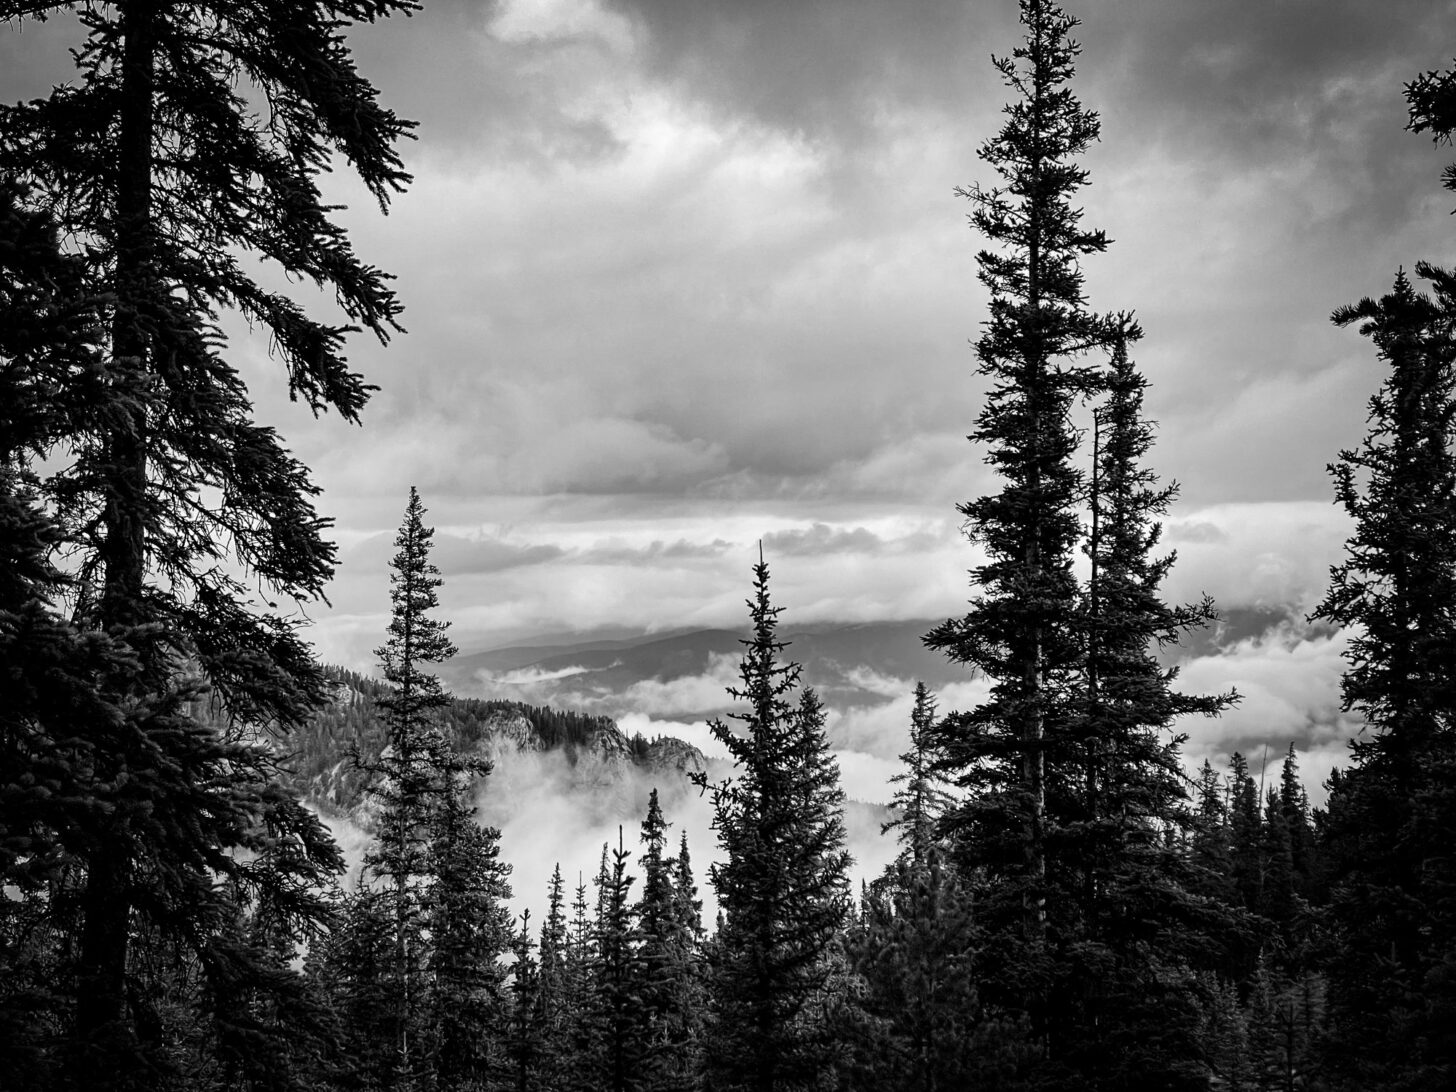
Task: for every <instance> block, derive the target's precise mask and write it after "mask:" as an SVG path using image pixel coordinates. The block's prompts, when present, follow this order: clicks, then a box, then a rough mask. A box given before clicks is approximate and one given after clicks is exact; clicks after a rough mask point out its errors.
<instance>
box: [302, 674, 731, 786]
mask: <svg viewBox="0 0 1456 1092" xmlns="http://www.w3.org/2000/svg"><path fill="white" fill-rule="evenodd" d="M324 678H325V680H326V681H327V683H328V685H329V694H328V698H327V699H326V701H325V702H324V704H323V706H322V707H321V708H320V709H318V710H317V711H316V712H315V713H314V715H313V716H312V717H311V718H310V719H309V721H308V723H307V724H305V725H304V726H303V727H302V728H301V729H300V730H298V731H297V732H294V733H292V734H291V735H290V736H289V737H288V746H289V759H288V762H287V764H286V766H285V775H286V777H287V779H288V784H289V786H290V787H291V788H293V789H294V790H295V791H297V792H299V793H301V794H302V795H303V796H305V797H307V798H312V799H315V800H319V801H324V802H327V803H328V804H330V805H332V806H334V807H336V808H341V809H350V808H353V807H354V806H356V805H357V804H358V803H359V802H360V801H361V800H363V799H364V796H365V790H366V787H367V785H368V783H369V780H370V774H369V771H370V770H373V769H375V768H377V766H378V764H379V758H380V754H381V753H382V752H383V751H384V749H385V747H386V746H387V745H388V742H389V730H388V725H387V723H386V720H385V717H384V715H383V712H382V710H381V708H380V700H381V699H383V698H386V697H387V696H388V694H389V686H388V684H386V683H384V682H382V681H380V680H378V679H373V678H367V677H365V676H363V675H359V674H358V673H356V672H353V671H348V670H346V669H344V668H340V667H325V668H324ZM436 716H437V718H438V721H439V726H440V729H441V731H442V732H443V734H444V735H445V738H446V739H447V740H448V741H449V744H450V746H451V748H452V749H453V750H455V751H457V752H470V751H481V752H493V751H498V750H523V751H556V750H559V751H561V752H562V753H563V754H564V755H565V756H566V759H567V761H568V762H572V763H575V761H576V760H577V758H578V756H579V755H583V754H591V755H595V756H597V757H599V758H602V759H606V760H608V761H618V762H622V763H625V764H628V765H632V766H635V767H638V768H641V769H644V770H649V771H658V770H669V769H671V770H674V771H677V772H679V773H682V774H683V775H684V776H686V774H687V773H697V772H701V771H702V770H703V769H704V767H705V765H706V760H705V759H704V758H703V755H702V752H700V751H699V750H698V749H697V748H696V747H693V746H691V745H690V744H686V743H683V742H682V741H681V740H675V739H671V738H656V739H650V740H649V739H646V738H644V737H643V736H641V735H632V736H627V735H624V734H623V733H622V732H621V730H620V729H618V727H617V725H616V723H615V722H614V721H612V720H611V718H609V717H601V716H589V715H584V714H581V713H575V712H572V711H570V710H559V709H551V708H548V707H546V706H539V705H523V704H521V703H519V702H512V701H485V700H482V699H479V698H452V699H451V700H450V702H449V703H448V704H447V705H444V706H442V707H441V708H440V710H439V711H438V713H437V714H436Z"/></svg>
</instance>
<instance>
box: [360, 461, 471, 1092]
mask: <svg viewBox="0 0 1456 1092" xmlns="http://www.w3.org/2000/svg"><path fill="white" fill-rule="evenodd" d="M424 513H425V509H424V505H423V504H422V503H421V502H420V495H419V492H418V490H416V489H415V488H414V487H413V486H411V487H410V493H409V501H408V502H407V504H406V506H405V513H404V520H403V522H402V523H401V524H400V528H399V533H398V534H397V535H396V536H395V540H394V545H395V554H394V557H393V558H392V559H391V560H390V563H389V566H390V574H389V598H390V602H391V604H392V607H393V610H392V613H391V617H390V622H389V628H388V634H389V637H388V639H387V640H386V641H385V643H384V644H383V645H381V646H380V647H379V648H378V649H377V650H376V655H378V656H379V659H380V663H381V664H382V665H383V667H384V677H385V680H386V681H387V682H388V683H389V685H390V691H389V693H388V694H387V695H385V696H384V697H382V698H381V699H380V700H379V707H380V710H381V712H382V713H383V714H384V722H385V729H386V734H387V740H388V742H387V745H386V747H385V750H384V752H383V754H382V755H381V756H380V758H379V762H378V765H377V768H375V769H374V770H372V771H371V772H372V773H373V775H374V778H375V780H374V784H373V786H372V788H371V793H372V795H373V796H374V798H375V799H376V801H377V802H378V804H379V839H378V842H377V844H376V845H375V847H374V848H373V849H372V850H371V852H370V853H369V855H368V856H367V857H366V858H365V862H364V864H365V868H366V870H367V871H368V872H369V874H370V875H372V876H375V877H377V878H378V879H380V880H382V881H383V882H384V883H385V885H386V886H387V887H388V889H389V895H390V899H391V902H392V906H393V917H394V933H395V935H394V963H393V1008H394V1014H393V1015H394V1022H395V1025H394V1036H393V1038H394V1043H395V1052H396V1067H397V1072H396V1077H395V1086H396V1087H410V1086H412V1083H413V1082H414V1081H415V1080H416V1078H417V1076H418V1075H419V1074H421V1073H423V1072H424V1071H425V1066H426V1064H427V1059H426V1054H425V1052H424V1051H422V1050H421V1046H422V1044H421V1043H419V1042H418V1041H417V1040H418V1038H419V1036H420V1033H421V1031H422V1029H423V1015H424V1010H423V1005H424V1001H425V997H424V975H425V964H426V959H427V955H428V952H427V950H426V947H425V943H424V939H423V933H424V930H425V928H426V919H425V896H426V888H427V883H428V880H429V877H430V875H431V872H432V864H433V863H434V862H432V861H431V859H430V851H431V844H432V842H433V841H434V837H435V834H436V830H435V825H436V822H437V818H438V817H439V816H440V815H441V813H442V810H444V809H445V808H446V807H447V805H448V806H452V807H453V806H454V800H453V797H454V794H455V792H456V790H457V786H455V785H453V784H452V785H446V784H445V783H444V780H443V771H442V759H443V758H444V755H445V752H446V750H447V749H448V747H449V744H448V743H447V742H446V741H445V739H444V737H443V733H442V732H441V729H440V726H439V723H438V718H439V713H440V711H441V710H442V709H443V708H444V707H445V706H446V705H447V704H449V701H450V696H449V695H448V694H447V693H446V692H445V690H444V688H443V687H441V685H440V681H439V679H438V678H437V677H436V676H435V675H433V674H432V673H430V671H429V670H428V667H429V666H430V665H432V664H439V663H443V662H445V661H446V660H448V659H449V658H450V657H451V656H453V655H454V654H455V646H454V644H453V643H452V642H451V641H450V638H449V637H448V636H447V635H446V632H445V631H446V629H447V628H448V627H449V623H448V622H445V621H442V620H440V619H437V618H433V617H431V613H430V612H431V611H433V610H434V609H436V608H437V607H438V606H439V596H438V594H437V589H438V588H439V587H440V584H441V580H440V570H439V569H438V568H436V566H435V565H434V563H433V562H432V561H430V548H431V545H432V542H433V539H434V528H432V527H426V526H425V524H424ZM457 833H462V832H460V831H458V830H457Z"/></svg>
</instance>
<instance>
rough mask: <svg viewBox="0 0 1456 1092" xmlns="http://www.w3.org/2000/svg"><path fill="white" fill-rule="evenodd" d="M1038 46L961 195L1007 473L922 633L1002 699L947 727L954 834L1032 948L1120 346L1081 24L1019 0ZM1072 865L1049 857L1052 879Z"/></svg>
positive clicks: (990, 456)
mask: <svg viewBox="0 0 1456 1092" xmlns="http://www.w3.org/2000/svg"><path fill="white" fill-rule="evenodd" d="M1021 21H1022V23H1023V25H1024V27H1025V31H1026V38H1025V42H1024V44H1023V45H1022V46H1020V47H1018V48H1017V49H1016V50H1015V52H1014V55H1013V56H1012V57H1010V58H997V59H996V60H995V65H996V68H997V70H998V71H999V72H1000V73H1001V75H1002V78H1003V79H1004V81H1005V83H1006V85H1007V86H1008V87H1009V88H1010V89H1011V90H1012V91H1013V92H1015V94H1016V95H1017V99H1016V101H1013V102H1012V103H1010V104H1009V105H1008V106H1007V107H1006V109H1005V113H1006V123H1005V125H1004V126H1003V128H1002V129H1001V132H1000V133H999V134H997V136H995V137H994V138H992V139H991V140H989V141H987V142H986V144H985V145H983V146H982V148H981V151H980V155H981V158H982V159H983V160H985V161H986V162H987V163H989V164H990V165H991V166H992V168H993V169H995V171H996V172H997V173H998V174H999V175H1000V176H1001V179H1002V181H1003V187H1001V188H994V189H983V188H982V187H981V186H980V185H977V186H974V187H972V188H971V189H970V190H962V191H959V192H961V193H962V194H963V195H964V196H966V197H968V198H970V199H971V200H972V201H973V202H974V204H975V211H974V212H973V213H972V215H971V222H972V225H973V226H974V227H975V228H976V229H977V230H978V231H979V232H980V233H981V235H983V236H984V237H985V238H986V239H987V240H988V241H989V242H990V243H991V244H992V245H993V246H995V247H997V248H998V249H997V250H984V251H982V252H981V253H980V254H979V255H978V256H977V260H978V262H979V264H980V279H981V282H982V283H983V284H984V285H985V286H986V287H987V289H989V291H990V293H991V315H990V319H989V321H988V322H987V323H986V325H985V328H984V331H983V333H982V335H981V338H980V340H979V341H978V342H977V344H976V355H977V357H978V359H979V360H980V369H979V370H980V374H981V375H983V376H985V377H986V378H987V380H989V382H990V389H989V391H988V393H987V399H986V405H985V408H984V409H983V410H982V412H981V415H980V417H979V419H978V420H977V422H976V427H975V430H974V431H973V432H972V434H971V439H972V440H973V441H975V442H977V443H981V444H984V445H986V446H987V448H988V453H987V456H986V461H987V462H988V463H990V464H991V465H992V466H993V467H994V468H995V469H996V471H997V472H998V474H999V475H1000V476H1001V479H1002V481H1003V483H1004V484H1003V486H1002V489H1001V491H1000V492H999V493H997V494H995V495H992V496H986V497H981V498H979V499H977V500H973V501H970V502H968V503H966V504H963V505H961V506H960V511H961V513H962V515H964V516H965V517H966V520H967V524H968V527H969V534H970V536H971V538H972V539H973V540H974V541H976V542H978V543H979V544H980V545H981V546H982V547H983V549H984V550H985V552H986V562H985V564H983V565H981V566H979V567H977V568H976V569H974V570H973V572H972V576H973V579H974V582H975V585H976V586H977V587H978V588H979V589H980V594H979V595H978V596H977V598H975V599H973V600H972V601H971V605H970V610H969V611H968V612H967V613H966V614H965V615H964V616H962V617H960V618H952V619H949V620H948V621H946V622H945V623H943V624H942V625H941V626H939V627H938V628H936V629H935V630H933V631H932V632H931V633H930V634H929V635H927V637H926V639H925V640H926V644H927V645H929V646H930V647H931V648H935V649H939V650H941V651H943V652H945V653H946V654H947V655H948V656H950V657H951V658H952V659H953V660H955V661H957V662H959V663H963V664H965V665H967V666H968V667H970V668H972V669H974V670H977V671H980V672H982V673H983V674H984V675H985V676H986V677H987V678H988V679H989V680H990V682H991V695H990V698H989V699H988V700H987V701H986V702H985V703H984V704H982V705H981V706H979V707H978V708H976V709H974V710H971V711H969V712H960V713H952V714H949V715H947V716H946V717H944V718H942V720H941V722H940V723H941V726H942V727H941V735H942V737H943V743H942V748H943V750H944V752H945V762H946V766H947V768H948V769H949V770H950V771H953V772H954V773H955V774H957V775H958V779H959V782H960V784H962V785H963V786H964V787H966V788H968V789H970V790H971V802H970V803H968V804H967V805H965V806H963V807H960V808H958V809H956V810H955V811H953V812H952V813H951V814H950V815H949V816H948V817H947V820H946V822H947V824H948V825H949V826H950V828H951V829H953V830H954V831H955V832H956V834H957V838H958V840H959V842H960V844H961V846H962V848H963V849H964V850H965V851H966V852H967V853H969V854H970V858H971V859H973V860H974V861H975V862H976V864H977V865H978V866H983V867H986V868H988V869H989V870H990V871H991V872H992V873H993V874H994V875H996V876H998V877H1000V878H1001V879H1002V880H1003V881H1004V883H1003V885H1002V887H1001V888H1000V890H1001V891H1002V892H1003V893H1004V896H1005V897H1004V899H1003V902H1004V904H1005V906H1006V908H1007V911H1008V912H1014V913H1015V914H1016V915H1017V916H1018V917H1019V918H1020V927H1021V931H1022V936H1023V940H1024V942H1025V943H1026V944H1028V945H1029V946H1030V947H1031V948H1033V949H1035V948H1038V947H1040V946H1041V945H1042V944H1043V943H1044V941H1045V939H1046V919H1047V896H1048V886H1049V880H1048V869H1049V861H1048V856H1049V854H1050V853H1051V852H1052V850H1051V849H1050V848H1049V838H1051V839H1052V842H1053V844H1054V842H1055V838H1054V835H1055V833H1056V832H1055V831H1053V830H1050V829H1049V828H1048V817H1047V792H1048V784H1047V779H1048V771H1047V761H1048V756H1049V754H1054V753H1055V752H1056V751H1057V750H1058V749H1059V748H1060V747H1063V746H1065V742H1064V737H1065V736H1066V734H1067V725H1068V723H1069V721H1070V719H1071V717H1072V709H1073V705H1074V702H1073V697H1074V693H1075V690H1076V686H1077V683H1078V676H1079V672H1080V668H1081V665H1082V660H1083V640H1082V635H1081V633H1080V631H1079V627H1078V619H1079V616H1080V611H1079V588H1078V586H1077V581H1076V578H1075V576H1074V575H1073V571H1072V564H1073V560H1074V554H1075V550H1076V545H1077V542H1078V540H1079V538H1080V534H1081V523H1080V519H1079V516H1078V506H1079V505H1080V504H1081V502H1082V501H1083V499H1084V495H1085V494H1084V480H1083V479H1084V475H1083V474H1082V473H1081V471H1080V470H1079V469H1078V467H1077V465H1076V463H1075V461H1074V455H1075V453H1076V450H1077V444H1078V435H1077V432H1076V430H1075V429H1074V428H1073V427H1072V424H1071V420H1070V418H1071V411H1072V408H1073V405H1074V403H1075V402H1076V401H1077V399H1078V398H1079V397H1081V396H1082V395H1083V394H1085V393H1086V392H1088V391H1089V390H1090V389H1091V385H1092V372H1091V370H1090V369H1089V368H1088V367H1087V366H1086V365H1084V364H1082V363H1081V362H1080V361H1081V357H1082V355H1083V354H1084V353H1086V352H1087V351H1088V350H1090V349H1094V348H1099V347H1102V346H1104V345H1106V344H1108V343H1109V341H1110V339H1111V333H1110V327H1109V323H1108V322H1107V320H1105V319H1104V318H1102V317H1101V316H1098V315H1096V314H1093V313H1092V312H1090V311H1089V310H1088V308H1087V305H1086V301H1085V299H1084V297H1083V292H1082V271H1081V266H1080V260H1081V259H1082V258H1083V257H1085V256H1086V255H1089V254H1095V253H1099V252H1101V251H1102V250H1104V249H1105V248H1106V246H1107V239H1106V236H1105V235H1104V234H1103V233H1102V232H1101V231H1098V230H1093V229H1089V228H1086V227H1084V226H1083V225H1082V223H1081V219H1082V214H1081V211H1080V209H1078V208H1077V207H1076V205H1075V204H1074V203H1073V201H1074V198H1075V196H1076V194H1077V191H1078V190H1080V189H1081V188H1082V186H1084V185H1085V184H1086V182H1087V172H1086V170H1085V169H1083V168H1082V167H1081V166H1079V165H1078V163H1077V158H1078V157H1079V156H1080V155H1081V154H1082V153H1083V152H1085V151H1086V150H1087V148H1088V147H1089V146H1090V145H1091V144H1092V142H1093V141H1095V140H1096V139H1097V135H1098V131H1099V123H1098V119H1097V115H1096V114H1094V113H1092V112H1091V111H1089V110H1086V109H1084V108H1083V107H1082V105H1081V103H1080V102H1079V101H1078V100H1077V98H1076V96H1075V95H1074V94H1073V93H1072V91H1071V88H1070V87H1069V86H1068V84H1069V81H1070V80H1071V77H1072V73H1073V65H1074V61H1075V58H1076V56H1077V53H1078V51H1079V47H1078V46H1077V45H1076V43H1075V42H1073V41H1072V40H1071V38H1070V37H1069V35H1070V33H1071V31H1072V29H1073V27H1075V26H1076V22H1077V21H1076V20H1075V19H1073V18H1072V17H1071V16H1069V15H1067V14H1066V13H1065V12H1064V11H1062V10H1061V8H1060V7H1058V6H1057V5H1056V4H1055V3H1052V2H1050V0H1022V2H1021ZM1059 867H1060V865H1059V864H1058V863H1057V862H1051V863H1050V869H1051V873H1052V879H1053V880H1055V879H1056V872H1057V870H1058V868H1059Z"/></svg>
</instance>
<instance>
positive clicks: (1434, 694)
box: [1315, 263, 1456, 1089]
mask: <svg viewBox="0 0 1456 1092" xmlns="http://www.w3.org/2000/svg"><path fill="white" fill-rule="evenodd" d="M1416 271H1417V273H1418V274H1419V275H1420V276H1421V277H1422V278H1423V279H1425V280H1427V281H1429V282H1430V284H1431V287H1432V289H1433V292H1434V295H1433V296H1427V295H1424V294H1422V293H1419V292H1417V291H1416V290H1415V288H1414V287H1413V286H1412V285H1411V283H1410V281H1409V280H1408V279H1407V278H1406V276H1405V275H1404V273H1401V274H1400V275H1398V276H1397V277H1396V280H1395V286H1394V288H1393V289H1392V290H1391V292H1390V293H1389V294H1387V295H1385V296H1383V297H1382V298H1381V299H1379V300H1371V299H1366V300H1362V301H1361V302H1360V303H1359V304H1357V305H1355V306H1353V307H1345V308H1341V309H1340V310H1339V311H1336V312H1335V315H1334V320H1335V322H1336V323H1337V324H1339V325H1348V324H1350V323H1359V324H1360V328H1361V332H1362V333H1364V334H1366V335H1367V336H1368V337H1370V338H1371V340H1372V341H1373V342H1374V343H1375V347H1376V349H1377V351H1378V353H1379V356H1380V358H1381V360H1382V361H1383V362H1384V363H1385V365H1386V367H1387V368H1388V373H1387V376H1386V379H1385V381H1384V382H1383V383H1382V385H1381V387H1380V390H1379V391H1378V392H1377V393H1376V394H1375V395H1374V396H1373V397H1372V398H1371V400H1370V414H1369V421H1370V431H1369V433H1368V434H1367V436H1366V438H1365V440H1364V442H1363V443H1362V444H1361V445H1360V447H1359V448H1358V449H1355V450H1351V451H1342V452H1341V453H1340V458H1339V461H1338V462H1337V463H1335V464H1334V465H1333V466H1332V467H1331V473H1332V475H1333V476H1334V479H1335V493H1336V497H1337V498H1338V501H1339V503H1340V505H1341V506H1342V507H1343V508H1344V509H1345V511H1346V512H1347V513H1348V514H1349V516H1350V517H1351V519H1352V520H1353V521H1354V525H1355V527H1354V531H1353V532H1352V534H1351V536H1350V538H1349V540H1348V541H1347V542H1346V547H1345V548H1346V558H1345V560H1344V561H1343V562H1342V563H1341V564H1339V565H1337V566H1335V567H1334V568H1333V569H1332V570H1331V573H1330V590H1329V593H1328V594H1327V595H1326V597H1325V599H1324V601H1323V602H1322V603H1321V604H1320V606H1319V608H1318V610H1317V611H1316V612H1315V616H1316V617H1318V618H1323V619H1326V620H1328V621H1330V622H1334V623H1335V624H1337V625H1341V626H1348V627H1350V633H1351V635H1350V639H1349V644H1348V645H1347V651H1346V661H1347V667H1346V671H1345V674H1344V678H1343V681H1342V687H1341V694H1342V697H1343V704H1344V707H1345V708H1346V709H1348V710H1351V711H1353V712H1356V713H1358V714H1360V715H1361V716H1362V717H1363V718H1364V721H1365V729H1364V731H1363V732H1362V734H1361V736H1360V737H1359V738H1357V739H1355V740H1354V741H1353V742H1352V743H1351V756H1352V759H1353V766H1352V768H1351V769H1350V770H1348V771H1347V772H1346V773H1345V775H1344V776H1343V777H1342V778H1341V779H1339V781H1338V782H1337V783H1333V784H1332V793H1331V797H1330V803H1329V820H1328V838H1327V843H1326V844H1327V848H1328V852H1329V854H1330V857H1331V866H1332V870H1333V877H1334V881H1335V888H1334V894H1333V911H1334V917H1335V920H1336V922H1337V924H1338V926H1339V928H1340V934H1339V940H1340V945H1339V950H1338V955H1337V956H1336V958H1335V959H1334V960H1333V961H1332V962H1331V967H1330V973H1331V996H1330V1002H1331V1015H1332V1022H1333V1026H1332V1031H1331V1035H1330V1038H1329V1040H1328V1041H1329V1043H1330V1045H1331V1048H1332V1061H1333V1063H1334V1065H1335V1069H1336V1072H1337V1074H1338V1077H1339V1079H1340V1081H1342V1082H1343V1083H1342V1084H1341V1087H1349V1088H1365V1089H1384V1088H1422V1087H1437V1086H1440V1085H1442V1084H1445V1083H1448V1082H1449V1081H1450V1080H1452V1079H1453V1077H1456V974H1453V973H1452V968H1453V967H1456V939H1453V938H1456V900H1453V899H1452V897H1451V893H1452V892H1453V891H1456V858H1453V856H1452V854H1451V844H1452V835H1453V832H1456V672H1453V671H1452V670H1451V665H1452V664H1453V663H1456V424H1453V420H1456V367H1453V361H1456V280H1453V277H1452V275H1451V274H1450V273H1449V272H1447V271H1445V270H1442V269H1438V268H1436V267H1434V266H1430V265H1427V264H1425V263H1420V264H1418V265H1417V266H1416Z"/></svg>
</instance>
